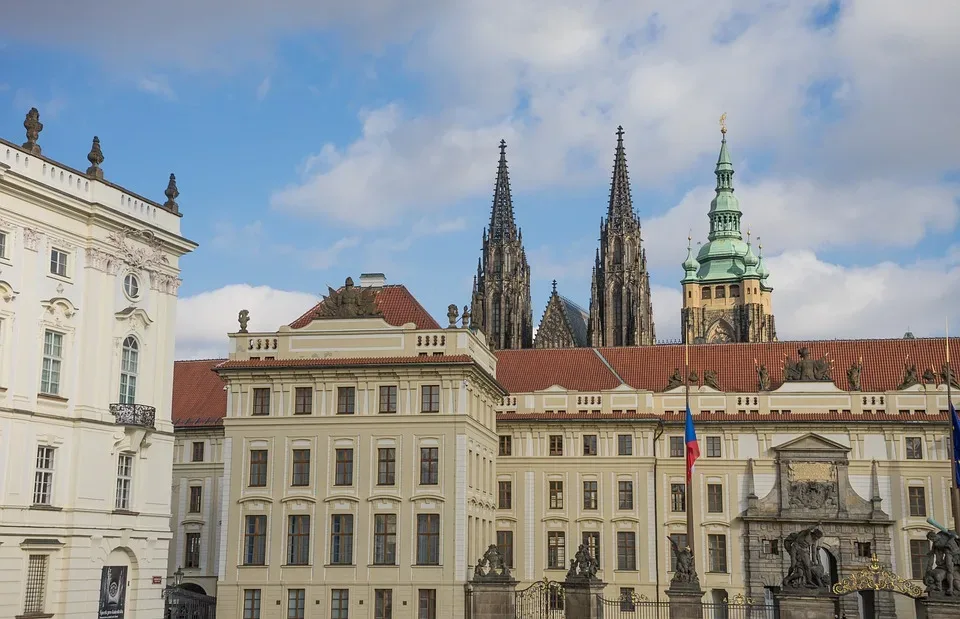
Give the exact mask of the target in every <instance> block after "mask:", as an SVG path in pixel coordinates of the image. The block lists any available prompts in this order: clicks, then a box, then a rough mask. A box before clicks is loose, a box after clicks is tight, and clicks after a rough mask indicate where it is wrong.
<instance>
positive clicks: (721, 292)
mask: <svg viewBox="0 0 960 619" xmlns="http://www.w3.org/2000/svg"><path fill="white" fill-rule="evenodd" d="M714 294H715V295H716V296H715V297H714V298H715V299H724V298H726V296H727V290H726V288H724V287H723V286H717V290H716V292H715V293H714Z"/></svg>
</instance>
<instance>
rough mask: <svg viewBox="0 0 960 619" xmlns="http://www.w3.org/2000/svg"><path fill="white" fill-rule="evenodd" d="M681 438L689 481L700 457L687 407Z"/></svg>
mask: <svg viewBox="0 0 960 619" xmlns="http://www.w3.org/2000/svg"><path fill="white" fill-rule="evenodd" d="M954 418H956V415H954ZM683 438H684V442H685V443H686V444H687V481H690V478H691V477H692V476H693V465H694V463H696V461H697V458H699V457H700V444H699V443H698V442H697V431H696V430H694V428H693V414H691V413H690V406H687V427H686V429H685V430H684V432H683Z"/></svg>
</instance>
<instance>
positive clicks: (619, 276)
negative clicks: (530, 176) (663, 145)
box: [589, 127, 656, 346]
mask: <svg viewBox="0 0 960 619" xmlns="http://www.w3.org/2000/svg"><path fill="white" fill-rule="evenodd" d="M589 331H590V337H589V339H590V345H591V346H637V345H646V344H653V343H655V341H656V333H655V331H654V325H653V307H652V305H651V302H650V274H649V273H648V272H647V256H646V252H645V251H644V249H643V246H642V239H641V238H640V218H639V217H637V214H636V213H635V212H634V210H633V199H632V197H631V196H630V176H629V174H628V173H627V155H626V152H625V151H624V148H623V127H617V149H616V152H615V154H614V160H613V180H612V181H611V184H610V203H609V205H608V207H607V216H606V218H605V219H602V220H601V221H600V248H599V250H598V252H597V257H596V261H595V264H594V267H593V282H592V284H591V294H590V325H589Z"/></svg>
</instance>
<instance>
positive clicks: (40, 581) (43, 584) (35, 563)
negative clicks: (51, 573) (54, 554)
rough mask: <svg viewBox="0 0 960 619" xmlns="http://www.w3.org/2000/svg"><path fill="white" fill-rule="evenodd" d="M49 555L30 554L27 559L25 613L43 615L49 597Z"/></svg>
mask: <svg viewBox="0 0 960 619" xmlns="http://www.w3.org/2000/svg"><path fill="white" fill-rule="evenodd" d="M47 561H48V557H47V555H30V558H29V559H28V560H27V587H26V590H25V591H24V599H23V614H24V615H41V614H43V610H44V604H43V602H44V599H45V598H46V597H47Z"/></svg>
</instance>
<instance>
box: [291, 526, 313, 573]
mask: <svg viewBox="0 0 960 619" xmlns="http://www.w3.org/2000/svg"><path fill="white" fill-rule="evenodd" d="M309 563H310V516H307V515H301V514H298V515H296V516H289V517H288V519H287V565H307V564H309Z"/></svg>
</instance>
